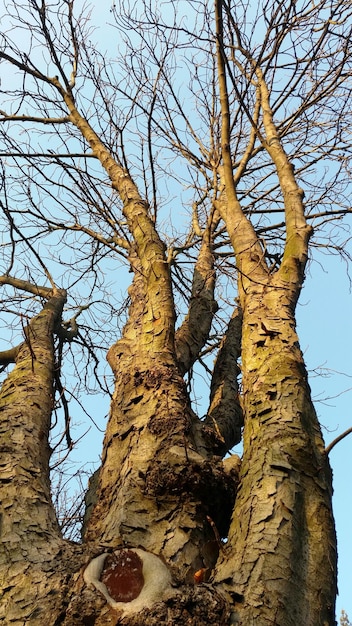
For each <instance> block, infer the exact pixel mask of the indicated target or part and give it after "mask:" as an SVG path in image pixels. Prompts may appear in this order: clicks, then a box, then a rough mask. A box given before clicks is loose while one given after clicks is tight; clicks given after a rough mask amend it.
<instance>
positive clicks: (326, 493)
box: [216, 283, 336, 626]
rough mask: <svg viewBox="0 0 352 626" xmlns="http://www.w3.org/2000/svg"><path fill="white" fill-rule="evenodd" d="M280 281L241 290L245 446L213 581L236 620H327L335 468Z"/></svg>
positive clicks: (324, 625) (332, 587)
mask: <svg viewBox="0 0 352 626" xmlns="http://www.w3.org/2000/svg"><path fill="white" fill-rule="evenodd" d="M278 287H279V285H278V284H276V285H275V287H274V288H270V287H269V288H267V289H263V290H259V289H257V290H256V293H253V292H252V293H250V294H248V295H247V302H248V304H247V306H246V307H245V311H244V326H243V338H242V367H243V370H242V374H243V408H244V412H245V416H246V419H245V429H244V455H243V460H242V467H241V476H240V488H239V491H238V494H237V499H236V505H235V509H234V513H233V518H232V523H231V527H230V532H229V540H228V547H227V548H226V551H225V553H224V555H223V557H222V558H221V560H220V562H219V564H218V566H217V574H216V580H217V581H218V582H219V583H221V586H222V588H224V587H225V588H227V589H228V591H229V593H230V595H231V597H232V598H233V600H234V601H235V610H234V612H233V614H232V621H231V623H233V624H241V625H247V624H252V623H253V624H254V623H260V624H263V625H264V624H272V623H273V620H274V623H275V624H277V625H278V626H281V625H282V626H294V625H296V624H309V625H312V626H313V624H314V625H318V624H319V626H330V625H332V624H334V623H335V617H334V616H335V606H334V602H335V600H334V598H335V592H336V578H335V577H336V538H335V531H334V525H333V518H332V511H331V492H332V487H331V472H330V467H329V462H328V460H327V458H326V456H325V454H324V444H323V440H322V436H321V432H320V428H319V424H318V420H317V417H316V414H315V410H314V407H313V405H312V402H311V399H310V390H309V386H308V383H307V375H306V370H305V367H304V363H303V358H302V355H301V352H300V350H299V345H298V339H297V335H296V331H295V322H294V318H293V315H292V305H291V306H290V304H289V302H288V299H287V296H286V293H285V290H284V287H285V284H284V283H282V290H281V291H280V289H279V288H278ZM253 485H255V489H253ZM303 590H304V591H303Z"/></svg>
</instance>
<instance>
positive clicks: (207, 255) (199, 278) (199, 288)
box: [175, 228, 218, 375]
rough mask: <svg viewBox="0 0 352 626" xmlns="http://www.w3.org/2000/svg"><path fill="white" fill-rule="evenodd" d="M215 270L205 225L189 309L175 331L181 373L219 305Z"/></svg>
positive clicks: (199, 345)
mask: <svg viewBox="0 0 352 626" xmlns="http://www.w3.org/2000/svg"><path fill="white" fill-rule="evenodd" d="M214 288H215V270H214V257H213V252H212V235H211V229H210V228H207V229H206V231H205V232H204V234H203V240H202V245H201V249H200V252H199V256H198V259H197V262H196V264H195V268H194V273H193V281H192V292H191V298H190V305H189V311H188V314H187V317H186V319H185V320H184V322H183V323H182V325H181V327H180V328H179V329H178V331H177V332H176V336H175V344H176V355H177V360H178V364H179V368H180V371H181V373H182V375H184V374H185V373H186V372H188V371H189V370H190V368H191V367H192V365H193V363H194V362H195V361H196V359H197V357H198V355H199V353H200V351H201V349H202V348H203V346H204V344H205V342H206V341H207V339H208V337H209V332H210V328H211V323H212V320H213V316H214V313H215V312H216V311H217V309H218V306H217V303H216V301H215V299H214Z"/></svg>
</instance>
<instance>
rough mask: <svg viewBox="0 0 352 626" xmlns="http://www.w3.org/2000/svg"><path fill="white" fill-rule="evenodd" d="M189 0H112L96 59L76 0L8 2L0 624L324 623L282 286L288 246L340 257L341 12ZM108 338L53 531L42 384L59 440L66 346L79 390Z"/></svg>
mask: <svg viewBox="0 0 352 626" xmlns="http://www.w3.org/2000/svg"><path fill="white" fill-rule="evenodd" d="M122 4H123V6H122ZM186 4H187V7H186V8H185V4H184V3H183V2H181V1H180V2H170V3H166V4H163V6H162V7H161V9H160V11H159V10H157V9H155V8H153V7H152V6H151V3H150V4H149V3H147V2H144V3H143V4H142V3H136V4H131V5H129V3H128V2H127V3H126V2H125V3H117V4H115V5H113V7H112V9H111V12H110V20H111V21H112V26H111V29H112V34H113V37H112V39H111V41H112V44H113V45H115V48H117V50H116V51H115V52H116V54H115V58H114V59H112V60H110V58H109V57H108V54H107V52H106V50H105V46H101V47H100V48H99V47H98V46H97V45H96V43H95V41H94V39H93V38H95V40H96V39H97V37H96V35H94V34H93V32H92V28H91V27H92V26H94V19H95V15H94V12H93V14H92V16H91V17H90V15H89V12H87V10H86V9H83V10H82V11H81V12H80V10H79V8H78V7H77V8H76V2H74V1H73V0H71V1H70V0H62V1H60V2H56V3H50V2H49V3H47V2H46V3H44V2H42V1H39V0H28V2H27V3H25V4H23V3H22V2H21V3H18V2H11V3H6V4H5V5H4V16H3V22H2V23H3V25H4V26H3V34H2V39H1V47H0V60H1V61H2V65H3V68H4V78H3V81H2V84H1V87H2V94H3V105H1V111H0V123H1V127H0V132H1V139H2V148H1V156H2V158H3V169H2V173H3V176H2V200H1V206H2V210H3V217H4V246H3V274H2V276H1V277H0V283H1V285H2V289H3V294H4V297H3V298H2V301H3V303H4V318H3V319H4V322H5V323H7V320H8V319H11V320H14V319H17V320H18V324H17V326H14V327H13V328H14V331H13V334H14V336H17V337H18V338H19V340H18V342H17V343H15V344H14V346H13V347H11V348H10V349H8V350H6V351H5V352H3V353H2V354H0V361H1V363H2V365H3V367H4V368H7V367H8V366H10V364H14V366H13V368H12V370H11V371H10V372H9V374H8V376H7V377H6V379H5V380H4V382H3V386H2V390H1V394H0V406H1V411H2V421H1V424H2V427H1V429H2V430H1V446H2V451H3V456H2V460H1V483H0V489H1V492H0V501H1V507H2V525H1V540H2V543H1V551H2V552H1V555H2V558H1V566H0V571H1V580H2V583H1V587H2V593H3V597H2V601H1V612H0V621H2V623H4V624H14V625H15V624H18V625H20V624H31V625H33V626H35V625H37V624H38V625H39V624H43V623H44V622H45V623H47V624H50V625H53V626H54V625H56V626H58V625H59V624H62V625H63V626H74V625H77V626H78V625H83V624H91V625H93V624H94V625H95V626H99V625H102V624H107V623H109V624H119V623H121V624H129V625H132V624H135V625H137V624H176V623H177V624H194V625H197V626H201V625H202V624H204V625H205V624H219V625H220V624H224V625H225V624H243V625H244V624H246V625H248V624H252V623H255V622H257V623H260V624H263V625H264V624H268V625H269V624H273V623H275V624H280V625H281V626H293V625H296V624H311V625H313V624H314V626H323V625H325V626H326V625H327V624H329V625H330V624H331V625H333V624H335V595H336V539H335V530H334V521H333V515H332V508H331V493H332V484H331V471H330V466H329V460H328V454H327V451H326V449H325V446H324V441H323V438H322V434H321V430H320V426H319V422H318V419H317V416H316V412H315V409H314V406H313V403H312V399H311V393H310V388H309V385H308V380H307V372H306V368H305V364H304V360H303V357H302V353H301V350H300V347H299V342H298V337H297V333H296V323H295V308H296V304H297V301H298V298H299V296H300V292H301V289H302V285H303V282H304V276H305V269H306V264H307V260H308V257H309V254H310V251H311V254H313V253H314V251H315V248H323V249H324V250H327V251H331V252H337V253H339V254H341V255H342V256H343V257H344V258H345V259H346V260H348V253H347V250H346V247H345V241H346V230H345V229H347V225H346V222H345V221H344V217H345V216H346V215H347V214H348V213H349V212H350V205H349V200H348V192H349V190H350V158H351V150H350V146H349V144H348V143H347V141H346V133H347V130H348V128H350V126H351V122H352V120H351V86H350V70H351V56H350V46H349V42H350V38H351V29H352V19H351V12H352V9H351V5H350V3H346V2H345V1H342V0H338V1H336V2H335V1H331V2H330V3H329V5H328V6H327V3H326V2H322V1H321V2H316V3H312V2H308V1H307V2H305V1H302V2H299V3H297V2H296V1H293V0H292V1H285V2H281V3H277V2H272V3H270V2H263V3H260V4H259V5H258V6H255V7H253V6H252V5H251V3H246V2H242V3H233V2H224V1H222V0H215V2H214V5H213V4H211V5H210V4H209V3H207V2H203V1H200V2H194V3H192V6H190V3H186ZM76 10H77V12H76ZM90 19H91V21H90ZM106 28H108V27H106ZM106 45H108V42H106ZM181 213H182V214H184V215H183V219H180V214H181ZM122 268H126V269H128V270H129V271H130V273H131V275H132V281H131V284H130V285H129V287H128V302H127V304H128V311H127V310H126V302H125V303H123V302H121V303H118V297H117V289H118V279H117V278H116V273H117V270H118V269H121V271H122ZM123 276H124V278H123V280H124V281H125V280H127V279H126V274H125V273H124V274H123ZM44 283H45V284H44ZM23 294H26V295H23ZM5 303H6V304H5ZM11 303H12V304H11ZM16 303H18V306H16ZM99 315H100V320H99ZM177 317H178V318H179V319H180V322H177V321H176V320H177ZM120 318H122V321H123V328H121V330H120V329H119V325H122V324H121V321H120ZM11 323H12V324H15V322H13V321H12V322H11ZM116 327H117V328H116ZM16 329H17V330H16ZM108 345H110V348H109V350H108V354H107V359H108V362H109V365H110V367H111V369H112V372H113V375H114V388H113V393H112V398H111V408H110V417H109V421H108V424H107V427H106V431H105V437H104V443H103V450H102V455H101V465H100V468H99V470H98V471H97V472H95V474H94V476H93V477H92V479H91V481H90V486H89V489H88V492H87V494H86V511H85V516H84V522H83V529H82V534H83V535H82V536H83V539H82V542H77V543H73V542H70V541H68V540H67V539H64V538H63V536H62V529H60V526H59V524H58V522H57V519H56V515H55V507H54V505H53V502H52V498H51V494H50V482H49V459H50V448H49V431H50V425H51V420H52V415H53V413H55V407H56V404H55V402H56V403H57V402H59V403H60V405H61V406H62V409H63V414H64V418H65V420H64V421H65V424H64V426H63V435H64V436H65V438H66V443H67V446H68V449H70V447H72V438H71V435H70V428H69V413H70V411H69V402H68V400H67V389H66V385H65V384H63V379H62V377H63V376H64V375H65V374H64V373H63V372H65V371H67V369H66V370H65V367H66V368H67V365H65V358H66V357H67V358H69V359H70V358H71V357H70V355H71V356H72V363H73V367H74V368H75V369H74V372H75V376H76V375H77V377H79V380H80V383H79V391H77V390H76V395H77V396H79V398H81V397H82V393H83V390H84V389H85V388H86V389H88V391H89V388H90V386H91V383H90V375H89V374H90V372H93V373H94V372H95V374H96V381H97V383H96V384H97V385H98V386H99V385H100V387H101V388H102V389H105V391H106V392H108V386H107V385H106V383H105V380H104V378H103V377H102V375H101V370H100V369H99V368H100V365H99V359H100V354H101V352H102V351H104V349H106V348H107V346H108ZM84 355H86V356H84ZM214 359H215V360H214ZM213 360H214V363H212V362H213ZM69 363H71V361H70V360H69ZM200 367H203V368H204V372H205V375H206V376H208V380H209V406H208V409H207V412H206V415H205V416H204V417H203V418H200V416H199V415H197V412H196V404H195V403H192V389H193V387H194V385H195V378H194V371H195V370H197V368H198V371H199V368H200ZM87 368H88V370H87ZM88 397H89V394H88ZM242 435H243V457H242V460H241V461H240V459H239V457H237V456H236V455H232V456H231V455H230V456H229V457H228V458H225V456H226V455H227V453H228V452H229V451H230V450H231V449H232V448H233V447H234V446H235V445H236V444H237V443H239V442H240V440H241V437H242Z"/></svg>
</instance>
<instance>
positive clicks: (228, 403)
mask: <svg viewBox="0 0 352 626" xmlns="http://www.w3.org/2000/svg"><path fill="white" fill-rule="evenodd" d="M241 335H242V311H241V309H240V308H239V307H237V308H236V309H235V311H234V313H233V315H232V317H231V320H230V322H229V325H228V327H227V331H226V333H225V335H224V337H223V339H222V341H221V345H220V348H219V352H218V355H217V359H216V361H215V366H214V371H213V376H212V381H211V387H210V406H209V409H208V414H207V417H206V420H205V423H206V424H207V426H209V427H211V428H212V429H213V430H214V432H215V433H216V435H217V440H218V442H219V450H218V452H219V453H220V454H221V455H224V454H225V453H226V452H228V450H231V448H233V446H234V445H236V444H237V443H239V441H240V440H241V430H242V426H243V415H242V407H241V403H240V395H239V384H238V377H239V374H240V368H239V366H238V359H239V357H240V355H241Z"/></svg>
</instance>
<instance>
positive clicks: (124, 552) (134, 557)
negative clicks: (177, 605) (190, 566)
mask: <svg viewBox="0 0 352 626" xmlns="http://www.w3.org/2000/svg"><path fill="white" fill-rule="evenodd" d="M83 578H84V581H85V583H86V584H87V585H93V586H94V587H95V589H97V590H98V591H99V592H100V593H101V594H102V595H103V596H104V598H105V599H106V601H107V602H108V604H109V605H110V606H111V607H113V608H114V609H116V610H120V611H122V613H123V615H128V614H132V613H138V612H139V611H141V610H143V609H146V608H149V607H151V606H152V605H153V604H154V603H155V602H157V601H159V602H160V600H161V599H162V596H163V595H164V594H165V592H166V591H167V590H168V589H171V574H170V571H169V569H168V567H167V566H166V564H165V563H164V562H163V561H162V560H161V559H160V558H159V557H158V556H156V555H155V554H152V553H151V552H147V551H145V550H140V549H137V548H123V549H121V550H116V551H115V552H112V553H107V552H104V553H103V554H100V555H99V556H97V557H95V558H94V559H92V561H90V563H89V565H88V566H87V567H86V569H85V571H84V574H83Z"/></svg>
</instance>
